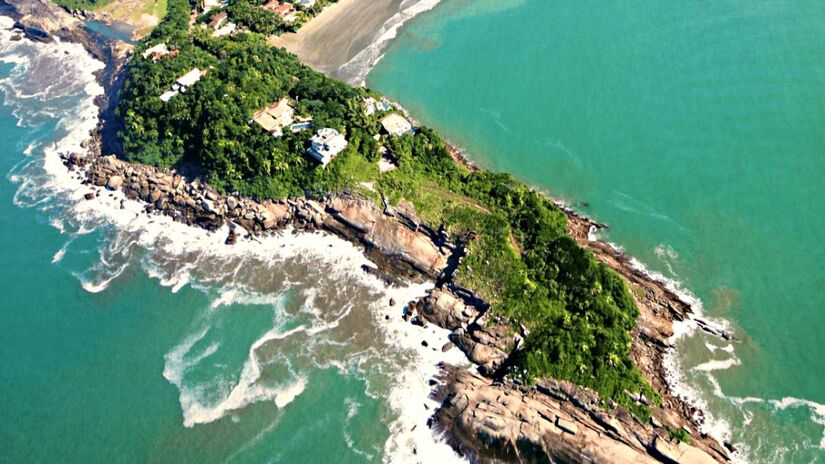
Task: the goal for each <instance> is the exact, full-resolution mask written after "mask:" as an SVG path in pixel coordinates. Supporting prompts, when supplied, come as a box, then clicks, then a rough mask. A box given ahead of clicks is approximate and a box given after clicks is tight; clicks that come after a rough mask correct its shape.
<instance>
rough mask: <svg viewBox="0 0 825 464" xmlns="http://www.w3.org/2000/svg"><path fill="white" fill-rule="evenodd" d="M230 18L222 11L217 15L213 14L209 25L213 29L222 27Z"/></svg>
mask: <svg viewBox="0 0 825 464" xmlns="http://www.w3.org/2000/svg"><path fill="white" fill-rule="evenodd" d="M228 20H229V15H228V14H226V12H225V11H221V12H220V13H218V14H216V15H215V16H212V19H210V20H209V27H211V28H212V29H220V27H221V26H223V25H224V23H225V22H227V21H228Z"/></svg>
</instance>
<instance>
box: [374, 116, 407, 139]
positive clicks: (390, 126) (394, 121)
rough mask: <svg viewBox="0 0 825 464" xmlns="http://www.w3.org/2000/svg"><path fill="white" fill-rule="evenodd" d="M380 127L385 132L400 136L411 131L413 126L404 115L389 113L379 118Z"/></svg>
mask: <svg viewBox="0 0 825 464" xmlns="http://www.w3.org/2000/svg"><path fill="white" fill-rule="evenodd" d="M381 127H383V128H384V131H386V132H387V134H390V135H393V136H400V135H404V134H406V133H409V132H412V130H413V126H412V124H410V122H409V121H407V119H406V118H405V117H404V116H401V115H400V114H398V113H390V114H388V115H386V116H384V117H383V118H381Z"/></svg>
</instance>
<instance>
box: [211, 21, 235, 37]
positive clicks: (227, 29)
mask: <svg viewBox="0 0 825 464" xmlns="http://www.w3.org/2000/svg"><path fill="white" fill-rule="evenodd" d="M236 27H237V26H235V23H232V22H229V23H226V25H225V26H223V27H222V28H220V29H215V32H213V33H212V37H223V36H225V35H230V34H232V33H233V32H235V28H236Z"/></svg>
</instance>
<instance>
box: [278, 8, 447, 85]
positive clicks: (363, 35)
mask: <svg viewBox="0 0 825 464" xmlns="http://www.w3.org/2000/svg"><path fill="white" fill-rule="evenodd" d="M441 1H442V0H339V1H338V2H337V3H335V4H333V5H330V6H328V7H327V8H325V9H324V11H322V12H321V13H320V14H319V15H317V16H316V17H314V18H312V19H311V20H310V21H309V22H307V23H306V24H304V25H303V26H302V27H301V28H300V29H299V30H298V32H295V33H288V34H284V35H282V36H280V37H272V38H271V39H270V44H272V45H274V46H277V47H281V48H284V49H286V50H287V51H289V52H290V53H293V54H295V55H297V56H298V57H299V58H300V59H301V61H302V62H303V63H304V64H306V65H308V66H310V67H311V68H313V69H315V70H317V71H320V72H322V73H324V74H327V75H329V76H330V77H333V78H335V79H338V80H341V81H344V82H347V83H349V84H351V85H354V86H364V85H365V79H366V76H367V74H368V73H369V71H370V70H371V69H372V68H373V67H374V66H375V65H376V64H377V63H378V62H379V61H380V60H381V58H383V56H384V52H385V51H386V49H387V47H389V45H390V44H391V43H392V40H393V39H395V38H396V36H397V34H398V31H399V30H400V28H401V27H403V26H404V24H406V23H407V22H408V21H410V20H412V19H414V18H415V17H416V16H418V15H419V14H421V13H424V12H427V11H430V10H432V9H433V8H435V7H436V6H437V5H438V4H439V3H441Z"/></svg>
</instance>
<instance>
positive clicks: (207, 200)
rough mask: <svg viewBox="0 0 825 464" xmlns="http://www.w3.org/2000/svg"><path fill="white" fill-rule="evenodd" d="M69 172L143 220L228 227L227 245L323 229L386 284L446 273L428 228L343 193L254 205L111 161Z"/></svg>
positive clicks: (77, 159)
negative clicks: (360, 253)
mask: <svg viewBox="0 0 825 464" xmlns="http://www.w3.org/2000/svg"><path fill="white" fill-rule="evenodd" d="M64 163H65V164H66V166H67V167H69V169H76V168H83V169H84V170H85V171H84V172H85V175H86V180H85V182H86V183H87V184H89V185H92V186H94V187H98V188H106V189H108V190H112V191H123V193H124V194H125V196H126V197H127V198H129V199H134V200H141V201H143V202H145V204H146V205H145V207H144V211H145V212H146V213H147V214H163V215H166V216H169V217H171V218H173V219H174V220H175V221H178V222H181V223H185V224H187V225H192V226H198V227H202V228H204V229H207V230H210V231H217V230H218V229H220V228H222V227H223V226H225V225H229V226H230V228H231V232H230V233H229V234H230V237H228V238H227V243H234V242H235V241H236V240H237V230H236V229H237V228H240V229H243V230H245V231H246V235H247V236H252V235H259V234H265V233H271V232H275V231H277V230H281V229H283V228H284V227H286V226H293V227H295V228H298V229H301V230H320V229H323V230H327V231H331V232H334V233H336V234H339V235H341V236H343V237H345V238H347V239H349V240H351V241H353V242H356V243H360V244H361V245H363V246H364V249H365V252H366V254H367V255H368V257H370V258H371V259H372V261H373V262H374V263H375V264H376V265H377V266H378V270H379V274H381V275H382V277H385V278H387V279H388V280H394V279H396V278H405V279H418V280H420V279H422V276H426V277H428V278H432V279H436V278H438V277H439V276H440V275H441V273H442V271H444V269H445V267H446V266H447V262H448V259H449V257H450V255H451V254H452V252H453V249H454V248H453V247H452V246H449V245H445V244H443V243H442V244H440V245H439V244H436V240H437V239H438V237H437V236H435V234H433V233H432V232H431V231H430V230H429V229H425V228H419V227H417V226H415V225H411V223H410V221H409V220H407V219H401V218H400V217H399V216H398V215H392V214H387V213H386V212H385V211H384V210H383V209H382V208H379V207H378V206H376V205H375V203H374V202H372V201H369V200H367V199H365V198H361V197H358V196H353V195H349V194H341V195H339V196H334V197H332V196H330V197H327V198H323V199H317V200H313V199H307V198H297V199H289V200H282V201H273V200H266V201H263V202H258V201H254V200H252V199H249V198H242V197H240V196H238V195H222V194H220V193H219V192H218V191H217V190H215V189H213V188H212V187H210V186H209V185H207V184H205V183H202V182H200V181H198V180H197V179H196V180H193V181H191V182H189V181H187V180H186V179H185V178H183V177H182V176H181V175H179V174H178V173H176V172H175V171H170V170H162V169H157V168H154V167H151V166H143V165H134V164H131V163H128V162H126V161H123V160H120V159H118V158H116V157H114V156H104V157H96V156H93V155H89V156H84V155H77V154H72V155H66V156H64Z"/></svg>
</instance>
